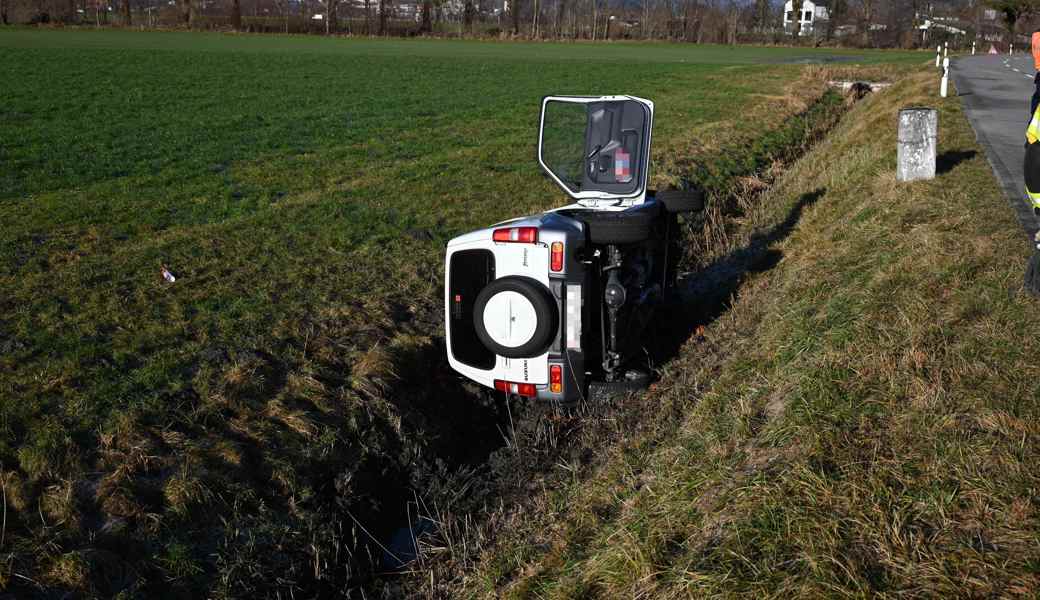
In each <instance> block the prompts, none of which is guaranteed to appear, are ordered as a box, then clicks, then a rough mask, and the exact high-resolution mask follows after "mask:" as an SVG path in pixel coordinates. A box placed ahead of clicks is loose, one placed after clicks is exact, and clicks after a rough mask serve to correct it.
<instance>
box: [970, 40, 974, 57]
mask: <svg viewBox="0 0 1040 600" xmlns="http://www.w3.org/2000/svg"><path fill="white" fill-rule="evenodd" d="M971 55H972V56H975V42H974V41H972V43H971Z"/></svg>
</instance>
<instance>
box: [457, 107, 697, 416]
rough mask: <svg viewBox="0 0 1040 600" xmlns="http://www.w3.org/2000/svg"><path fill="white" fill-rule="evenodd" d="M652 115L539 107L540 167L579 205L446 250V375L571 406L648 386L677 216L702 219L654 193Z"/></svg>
mask: <svg viewBox="0 0 1040 600" xmlns="http://www.w3.org/2000/svg"><path fill="white" fill-rule="evenodd" d="M653 116H654V105H653V103H652V102H650V101H649V100H644V99H642V98H636V97H634V96H599V97H575V96H549V97H546V98H544V99H543V100H542V113H541V124H540V127H539V133H538V161H539V163H540V164H541V166H542V169H543V170H544V171H545V172H546V173H547V174H548V175H549V176H550V177H551V178H552V179H553V180H554V181H556V183H557V184H558V185H559V186H560V187H561V188H563V190H564V191H565V192H567V194H568V195H570V197H571V198H572V199H573V200H574V201H575V202H574V203H573V204H569V205H567V206H564V207H562V208H558V209H555V210H551V211H547V212H544V213H541V214H538V215H533V216H529V217H523V218H519V219H513V220H511V221H505V222H502V223H499V224H497V225H494V226H492V227H490V228H488V229H482V230H480V231H474V232H472V233H468V234H466V235H462V236H459V237H457V238H455V239H453V240H451V241H450V242H449V243H448V250H447V256H446V265H445V286H444V289H445V296H444V302H445V317H446V318H445V330H446V331H445V339H446V340H447V349H448V361H449V363H450V364H451V366H452V368H454V369H455V370H456V371H458V372H459V373H461V374H463V375H465V376H466V377H468V378H470V379H472V380H473V381H476V382H477V383H480V384H482V385H485V386H487V387H490V388H494V389H497V390H501V391H503V392H506V393H508V394H515V395H519V396H527V397H537V398H541V399H546V400H557V401H564V402H569V401H575V400H580V399H583V398H587V397H589V396H590V395H591V396H596V395H599V394H603V393H606V394H611V393H616V392H621V391H630V390H634V389H640V388H642V387H645V386H646V385H648V384H649V381H650V376H649V373H648V371H647V369H646V365H645V364H640V357H642V356H644V355H645V353H643V352H641V349H642V346H643V344H642V334H643V332H644V329H645V327H646V324H647V322H648V321H649V319H650V317H651V315H652V313H653V308H654V307H655V306H656V305H658V304H660V302H661V301H662V300H663V299H664V298H665V297H666V295H667V294H668V293H669V292H670V291H671V290H672V288H673V287H674V282H675V268H676V262H677V259H678V256H677V254H678V252H677V247H676V243H675V238H676V235H677V221H676V216H675V215H676V214H677V213H682V212H690V211H695V210H701V209H703V206H704V202H703V195H702V194H700V193H698V192H696V191H685V190H671V191H666V192H659V193H657V194H653V193H652V192H651V193H647V190H646V181H647V172H648V170H649V161H650V132H651V129H652V126H653Z"/></svg>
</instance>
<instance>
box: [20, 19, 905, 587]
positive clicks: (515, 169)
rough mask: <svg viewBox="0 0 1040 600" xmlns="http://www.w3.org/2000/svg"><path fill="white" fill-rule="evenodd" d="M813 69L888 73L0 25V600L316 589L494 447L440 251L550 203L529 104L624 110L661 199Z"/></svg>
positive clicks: (617, 53)
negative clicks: (632, 103)
mask: <svg viewBox="0 0 1040 600" xmlns="http://www.w3.org/2000/svg"><path fill="white" fill-rule="evenodd" d="M835 57H836V58H838V59H841V60H846V59H847V60H855V61H861V62H914V61H918V60H919V57H918V55H915V54H912V53H909V54H890V53H865V52H838V51H814V50H800V49H799V50H796V49H777V48H740V49H733V48H725V47H693V46H676V45H662V44H631V45H630V44H610V45H604V46H595V45H589V44H569V45H561V44H519V43H517V44H506V43H485V42H468V41H460V42H447V41H385V40H346V39H321V38H310V37H281V36H270V37H260V36H231V35H203V34H186V33H134V32H118V31H104V32H95V31H86V30H82V31H35V30H26V29H0V82H3V85H2V86H0V290H3V293H2V294H0V432H2V435H0V483H2V484H3V490H4V502H5V504H4V507H5V510H6V513H5V514H6V521H5V525H4V530H3V533H2V534H0V589H4V588H9V589H13V590H15V591H16V592H23V593H30V592H32V593H42V594H60V593H63V592H65V591H75V592H80V593H86V594H100V595H108V594H111V593H115V592H119V591H124V592H127V593H129V594H139V595H144V596H149V595H156V594H160V593H163V594H166V593H168V594H174V595H175V594H185V593H194V594H198V593H203V592H200V591H199V590H205V592H204V593H205V594H207V595H212V596H242V595H249V594H263V593H271V591H272V590H280V591H282V592H285V593H287V592H288V591H292V590H297V591H302V592H307V591H310V592H312V593H314V592H315V591H321V590H332V589H340V587H341V586H342V585H343V584H344V583H346V582H349V581H352V580H353V579H352V578H354V577H355V575H356V573H355V572H354V571H353V569H354V562H353V560H352V558H351V557H350V553H351V552H352V549H353V548H354V546H352V541H351V540H354V539H356V537H357V536H360V535H361V533H359V531H358V529H359V526H361V524H362V523H363V522H365V518H364V515H365V514H369V513H371V514H374V513H376V512H379V511H385V510H390V509H389V508H386V507H382V506H380V505H379V504H380V501H381V498H378V497H374V496H373V495H372V492H371V490H372V489H374V488H378V487H379V486H380V485H383V486H384V487H393V485H397V484H396V483H393V484H392V483H382V482H397V481H399V480H401V479H402V478H403V479H404V480H405V481H408V480H409V479H408V476H407V472H408V470H409V469H411V468H413V467H412V466H414V465H421V469H424V470H427V471H435V470H436V469H437V468H438V467H437V466H436V464H435V463H436V460H435V459H439V458H440V457H442V456H450V457H454V461H455V462H459V461H460V460H462V459H460V458H459V457H470V455H471V454H472V452H473V451H472V449H467V448H460V447H459V446H462V445H464V443H463V442H460V441H459V439H456V438H463V436H468V435H475V436H476V437H477V439H479V440H483V441H482V442H481V443H487V444H490V443H491V442H490V441H487V440H491V439H494V438H497V437H498V433H497V429H496V428H495V424H494V421H493V417H494V416H495V415H494V409H493V408H489V407H478V406H473V407H471V406H468V405H465V406H453V405H445V404H444V403H445V402H450V401H451V400H458V397H459V396H458V395H457V391H458V389H459V388H458V384H457V382H456V381H455V379H454V378H453V377H451V375H450V374H449V373H447V372H444V370H443V369H442V366H443V360H441V359H440V355H439V352H440V351H439V350H438V346H437V338H438V336H439V335H440V331H441V321H440V319H441V316H440V314H439V310H438V301H439V300H438V299H439V298H440V288H439V286H440V281H441V270H442V265H441V254H442V251H443V245H444V242H445V241H446V240H447V239H448V238H450V237H451V236H453V235H455V234H458V233H460V232H463V231H465V230H467V229H470V228H474V227H480V226H484V225H486V224H488V223H491V222H495V221H497V220H500V219H502V218H505V217H509V216H513V215H516V214H518V213H523V212H527V211H532V210H536V209H540V208H544V207H546V206H548V205H550V204H553V203H557V202H559V194H558V193H557V192H555V191H554V189H553V188H551V187H550V185H549V184H548V183H547V182H546V181H545V180H544V179H543V178H542V177H541V176H540V175H539V173H538V171H537V169H536V167H535V161H534V156H533V154H534V140H535V134H536V132H535V123H536V118H537V112H536V111H537V105H538V101H539V99H540V98H541V97H542V96H543V95H545V94H548V93H572V94H598V93H617V92H622V93H638V94H641V95H645V96H648V97H650V98H652V99H653V100H654V101H655V102H656V103H657V105H658V112H657V114H656V119H655V125H656V128H655V143H656V144H657V145H656V147H655V159H657V160H658V164H660V165H665V168H663V169H661V170H660V171H659V172H658V173H657V174H656V175H655V177H656V178H657V180H658V181H659V182H660V181H663V180H665V179H668V178H670V177H675V176H679V175H682V173H679V172H674V169H673V171H669V169H670V168H673V167H674V166H675V165H676V164H677V163H676V162H675V161H674V160H672V159H673V158H674V157H675V156H676V155H682V156H687V155H689V156H693V155H696V154H697V153H698V152H701V153H704V152H705V149H710V148H712V147H719V146H721V145H724V144H725V143H726V142H727V141H733V140H737V139H740V137H741V136H742V135H747V134H748V132H750V131H752V130H753V128H755V127H760V126H761V123H762V121H763V120H764V121H767V122H769V121H772V122H776V121H778V119H777V117H783V116H786V115H788V114H791V113H793V112H796V111H798V110H801V109H802V108H804V106H805V105H804V102H805V98H801V99H798V98H797V97H796V96H798V94H793V95H792V94H791V93H789V92H790V90H791V88H792V86H794V85H795V84H796V83H797V82H799V81H800V79H799V78H800V77H802V73H803V68H802V67H800V66H797V65H793V64H783V63H791V62H801V61H806V60H810V61H811V60H821V61H822V60H831V59H833V58H835ZM792 98H793V99H792ZM751 108H756V109H758V110H759V111H761V112H756V113H752V112H748V111H749V110H750V109H751ZM163 266H165V267H167V268H169V270H170V271H172V272H173V273H174V274H175V275H176V277H177V281H176V283H173V284H169V283H166V282H165V281H164V280H163V279H162V277H161V276H160V269H161V267H163ZM481 420H484V421H487V422H478V421H481ZM485 430H486V431H485ZM474 432H477V433H479V435H476V434H475V433H474ZM438 453H440V454H438ZM477 454H478V455H479V453H477ZM466 460H470V459H469V458H466ZM414 468H415V469H420V466H414ZM411 481H412V483H413V485H414V483H415V480H414V479H413V480H411ZM355 513H357V515H358V516H359V517H360V518H355V516H354V514H355ZM348 517H349V518H348ZM370 526H371V523H370Z"/></svg>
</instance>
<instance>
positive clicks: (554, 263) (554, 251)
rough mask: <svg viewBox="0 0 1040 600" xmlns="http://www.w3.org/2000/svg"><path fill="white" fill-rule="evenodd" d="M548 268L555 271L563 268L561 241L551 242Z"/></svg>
mask: <svg viewBox="0 0 1040 600" xmlns="http://www.w3.org/2000/svg"><path fill="white" fill-rule="evenodd" d="M549 268H550V269H552V270H553V271H556V272H557V273H559V272H560V271H562V270H563V242H553V243H552V246H550V247H549Z"/></svg>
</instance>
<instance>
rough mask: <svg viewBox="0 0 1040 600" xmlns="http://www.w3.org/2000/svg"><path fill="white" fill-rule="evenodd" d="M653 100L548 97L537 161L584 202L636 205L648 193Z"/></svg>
mask: <svg viewBox="0 0 1040 600" xmlns="http://www.w3.org/2000/svg"><path fill="white" fill-rule="evenodd" d="M653 120H654V103H653V102H651V101H649V100H645V99H643V98H636V97H635V96H546V97H545V98H544V99H543V100H542V115H541V121H540V126H539V128H538V162H539V164H541V166H542V169H544V170H545V172H546V173H547V174H548V175H549V176H550V177H552V178H553V180H554V181H556V183H557V184H558V185H559V186H560V187H561V188H563V190H564V191H565V192H567V194H569V195H570V196H571V197H572V198H574V199H575V200H577V201H578V202H579V203H580V204H582V205H585V206H589V207H606V206H631V205H634V204H639V203H641V202H643V200H644V198H645V197H646V179H647V172H648V171H649V167H650V131H651V129H652V127H653Z"/></svg>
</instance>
